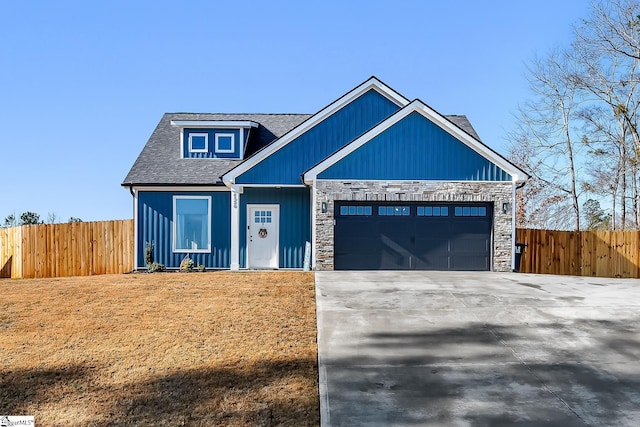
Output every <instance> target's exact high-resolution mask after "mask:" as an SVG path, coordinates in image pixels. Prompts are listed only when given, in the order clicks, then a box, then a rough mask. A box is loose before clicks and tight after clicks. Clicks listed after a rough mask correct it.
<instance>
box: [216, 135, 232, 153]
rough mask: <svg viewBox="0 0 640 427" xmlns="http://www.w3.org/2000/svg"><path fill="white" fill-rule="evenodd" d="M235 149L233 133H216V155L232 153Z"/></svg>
mask: <svg viewBox="0 0 640 427" xmlns="http://www.w3.org/2000/svg"><path fill="white" fill-rule="evenodd" d="M235 148H236V136H235V134H233V133H216V147H215V149H216V153H233V152H235Z"/></svg>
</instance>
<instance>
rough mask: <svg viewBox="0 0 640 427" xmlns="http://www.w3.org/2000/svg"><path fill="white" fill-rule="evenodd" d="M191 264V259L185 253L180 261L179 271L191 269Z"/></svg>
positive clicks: (192, 264)
mask: <svg viewBox="0 0 640 427" xmlns="http://www.w3.org/2000/svg"><path fill="white" fill-rule="evenodd" d="M193 266H194V263H193V260H192V259H191V258H189V255H187V256H186V257H184V258H183V259H182V261H181V262H180V271H193Z"/></svg>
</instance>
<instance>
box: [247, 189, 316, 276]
mask: <svg viewBox="0 0 640 427" xmlns="http://www.w3.org/2000/svg"><path fill="white" fill-rule="evenodd" d="M309 193H310V192H309V189H308V188H245V189H244V193H243V194H242V197H241V199H240V267H241V268H245V267H246V261H247V259H246V253H247V205H248V204H260V203H262V204H277V205H280V227H279V228H280V253H279V255H278V257H279V267H280V268H302V267H303V262H304V246H305V242H310V241H311V212H310V209H309V204H310V194H309Z"/></svg>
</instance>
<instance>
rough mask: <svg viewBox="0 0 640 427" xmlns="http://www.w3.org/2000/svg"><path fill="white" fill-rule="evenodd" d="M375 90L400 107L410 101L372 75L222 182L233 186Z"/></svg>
mask: <svg viewBox="0 0 640 427" xmlns="http://www.w3.org/2000/svg"><path fill="white" fill-rule="evenodd" d="M371 89H373V90H375V91H376V92H378V93H380V94H381V95H382V96H384V97H386V98H387V99H389V100H390V101H391V102H393V103H394V104H396V105H397V106H399V107H404V106H406V105H407V104H408V103H409V100H408V99H406V98H405V97H404V96H402V95H400V94H399V93H398V92H396V91H395V90H393V89H391V88H390V87H389V86H387V85H385V84H384V83H382V82H381V81H380V80H378V79H377V78H375V77H371V78H370V79H369V80H367V81H366V82H364V83H362V84H361V85H360V86H358V87H356V88H355V89H353V90H351V91H350V92H348V93H347V94H346V95H344V96H342V97H341V98H339V99H338V100H336V101H334V102H333V103H331V104H330V105H328V106H327V107H325V108H324V109H322V110H320V111H319V112H318V113H316V114H314V115H313V116H311V117H310V118H309V119H307V120H306V121H305V122H303V123H301V124H300V125H298V126H297V127H295V128H294V129H292V130H290V131H289V132H287V133H286V134H284V135H283V136H281V137H280V139H278V140H277V141H275V142H274V143H272V144H271V145H268V146H267V147H265V148H264V149H263V150H261V151H259V152H258V153H257V154H256V155H255V156H253V157H251V158H249V159H248V160H247V161H246V162H244V163H242V164H240V165H238V166H236V167H235V168H234V169H232V170H230V171H229V172H227V173H226V174H225V175H224V176H223V177H222V182H224V183H225V185H227V186H231V185H234V184H235V179H236V178H237V177H238V176H240V175H242V174H243V173H245V172H246V171H248V170H249V169H251V168H252V167H254V166H255V165H257V164H258V163H260V162H261V161H262V160H264V159H266V158H267V157H269V156H270V155H272V154H273V153H275V152H276V151H278V150H279V149H281V148H282V147H284V146H285V145H287V144H288V143H290V142H291V141H293V140H294V139H296V138H297V137H299V136H300V135H302V134H303V133H305V132H307V131H308V130H309V129H311V128H313V127H314V126H315V125H317V124H318V123H320V122H322V121H323V120H324V119H326V118H327V117H329V116H330V115H331V114H333V113H335V112H336V111H338V110H340V109H341V108H342V107H344V106H345V105H347V104H349V103H351V102H352V101H353V100H355V99H357V98H358V97H360V96H361V95H362V94H364V93H365V92H367V91H369V90H371Z"/></svg>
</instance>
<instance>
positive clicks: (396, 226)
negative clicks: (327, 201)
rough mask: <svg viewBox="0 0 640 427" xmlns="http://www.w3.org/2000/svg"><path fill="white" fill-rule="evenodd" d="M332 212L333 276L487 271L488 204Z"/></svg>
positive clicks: (356, 206)
mask: <svg viewBox="0 0 640 427" xmlns="http://www.w3.org/2000/svg"><path fill="white" fill-rule="evenodd" d="M335 206H336V209H335V212H336V215H335V229H334V239H335V240H334V242H335V243H334V244H335V246H334V251H335V252H334V253H335V269H336V270H489V269H490V262H491V228H492V218H493V214H492V212H493V211H492V205H490V204H477V203H476V204H450V203H449V204H437V203H430V204H427V203H398V202H395V203H388V202H385V203H381V202H377V203H371V202H369V203H366V202H347V201H343V202H341V201H336V204H335Z"/></svg>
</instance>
